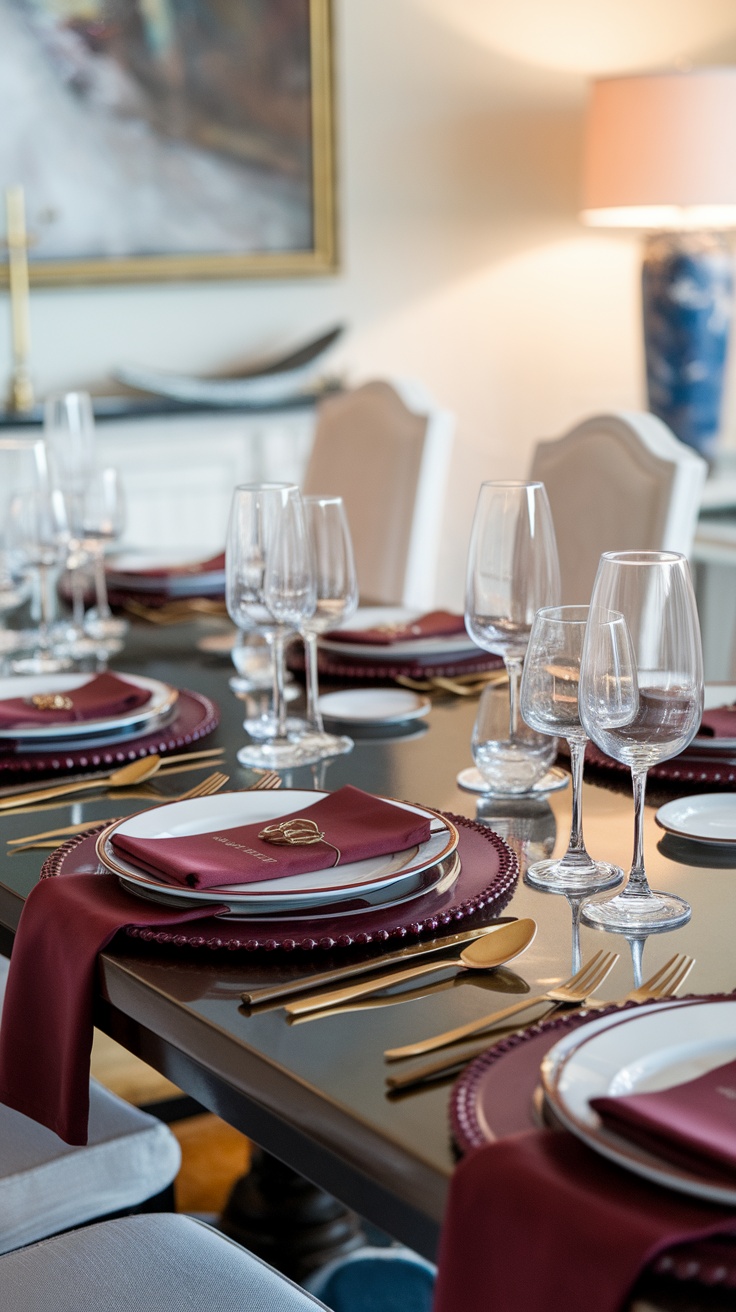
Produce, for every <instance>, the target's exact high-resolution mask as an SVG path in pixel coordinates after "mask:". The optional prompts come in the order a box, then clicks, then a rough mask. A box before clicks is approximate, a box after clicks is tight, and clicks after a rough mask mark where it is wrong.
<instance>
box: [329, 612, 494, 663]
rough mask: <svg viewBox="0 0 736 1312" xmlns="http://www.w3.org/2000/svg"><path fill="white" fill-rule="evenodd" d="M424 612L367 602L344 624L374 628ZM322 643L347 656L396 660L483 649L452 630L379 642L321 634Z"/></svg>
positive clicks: (473, 652)
mask: <svg viewBox="0 0 736 1312" xmlns="http://www.w3.org/2000/svg"><path fill="white" fill-rule="evenodd" d="M420 614H421V611H418V610H406V609H404V608H403V607H399V606H364V607H361V608H360V609H359V610H358V611H357V612H356V614H355V615H354V616H353V618H352V619H351V620H349V621H348V622H347V623H346V625H345V628H346V629H349V630H350V632H351V633H353V632H357V631H358V630H359V629H375V628H378V627H379V626H380V625H382V624H409V623H410V622H411V620H415V619H417V618H418V616H419V615H420ZM319 645H320V647H324V648H325V650H326V651H332V652H342V653H343V654H344V655H345V656H360V657H361V658H362V659H364V660H375V661H394V660H403V659H404V658H405V657H407V656H408V657H414V658H416V659H417V660H421V659H422V658H425V659H428V658H431V657H446V658H447V659H448V660H449V659H450V657H455V658H458V657H463V656H479V655H480V654H481V649H480V647H478V646H477V645H476V644H475V643H474V642H473V639H472V638H471V637H470V636H469V635H468V634H467V633H453V634H450V635H449V637H444V638H442V637H432V638H410V639H408V640H406V641H404V642H392V643H389V644H388V645H386V646H380V645H378V644H375V643H370V642H359V641H357V642H335V641H334V640H333V639H332V638H330V637H329V636H328V637H321V638H320V640H319Z"/></svg>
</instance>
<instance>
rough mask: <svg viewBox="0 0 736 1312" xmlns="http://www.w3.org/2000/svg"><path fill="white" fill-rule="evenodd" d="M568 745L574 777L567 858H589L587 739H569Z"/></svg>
mask: <svg viewBox="0 0 736 1312" xmlns="http://www.w3.org/2000/svg"><path fill="white" fill-rule="evenodd" d="M567 743H568V746H569V748H570V773H571V775H572V820H571V821H570V841H569V843H568V845H567V852H566V856H584V857H586V858H587V856H588V853H587V852H586V850H585V840H584V838H583V765H584V762H585V748H586V746H587V739H583V741H582V742H581V741H580V740H579V739H578V738H568V740H567Z"/></svg>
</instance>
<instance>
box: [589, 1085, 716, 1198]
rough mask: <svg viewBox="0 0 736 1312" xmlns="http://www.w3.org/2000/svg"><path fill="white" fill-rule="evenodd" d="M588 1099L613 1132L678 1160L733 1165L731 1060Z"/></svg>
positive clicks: (700, 1166) (697, 1166) (701, 1164)
mask: <svg viewBox="0 0 736 1312" xmlns="http://www.w3.org/2000/svg"><path fill="white" fill-rule="evenodd" d="M590 1105H591V1107H593V1108H594V1110H595V1111H597V1112H598V1115H599V1116H600V1117H601V1119H602V1120H603V1122H604V1123H605V1124H606V1125H608V1126H609V1127H610V1128H611V1129H612V1130H615V1131H616V1133H617V1134H621V1135H623V1136H624V1137H625V1138H630V1139H633V1140H634V1142H635V1143H640V1144H642V1145H643V1147H645V1148H647V1149H649V1150H650V1151H651V1152H655V1153H661V1155H662V1156H663V1157H667V1158H670V1159H672V1160H673V1161H675V1162H676V1163H677V1164H678V1165H684V1166H686V1167H690V1168H691V1169H696V1170H697V1169H701V1170H702V1169H703V1167H705V1169H706V1171H707V1169H708V1166H709V1165H710V1164H713V1163H715V1164H716V1165H717V1166H720V1167H725V1168H726V1172H727V1173H728V1172H733V1170H734V1168H736V1061H730V1062H727V1063H726V1065H725V1066H718V1067H716V1069H715V1070H712V1071H707V1072H706V1074H705V1075H699V1076H698V1078H697V1079H695V1080H687V1081H686V1082H685V1083H684V1084H676V1085H674V1087H672V1088H670V1089H662V1090H660V1091H659V1092H656V1093H634V1094H626V1095H625V1096H623V1097H616V1098H593V1099H591V1104H590ZM708 1173H709V1174H710V1172H708ZM721 1178H722V1177H721ZM731 1181H732V1182H733V1175H731Z"/></svg>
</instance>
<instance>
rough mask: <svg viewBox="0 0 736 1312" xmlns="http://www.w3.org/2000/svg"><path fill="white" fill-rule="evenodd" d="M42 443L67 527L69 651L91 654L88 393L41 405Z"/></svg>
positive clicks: (55, 397)
mask: <svg viewBox="0 0 736 1312" xmlns="http://www.w3.org/2000/svg"><path fill="white" fill-rule="evenodd" d="M44 442H45V444H46V451H47V455H48V469H49V477H50V479H51V483H52V485H53V486H54V487H58V488H60V489H61V492H62V494H63V496H64V500H65V502H66V516H67V522H68V525H69V529H70V536H69V559H68V562H67V567H68V569H69V572H70V580H71V591H72V611H73V630H72V633H71V634H70V644H71V647H72V648H73V654H74V655H78V656H80V657H82V656H85V655H90V654H92V649H91V648H90V645H89V643H88V642H87V641H86V640H85V638H84V634H83V629H84V589H85V579H84V565H85V564H86V556H85V553H84V551H83V550H82V547H81V538H82V518H83V513H84V505H83V503H84V494H85V489H86V487H87V484H88V482H89V479H90V477H91V475H92V470H93V468H94V462H95V418H94V412H93V409H92V398H91V397H90V395H89V393H88V392H57V393H53V394H52V395H51V396H49V397H47V399H46V404H45V407H44Z"/></svg>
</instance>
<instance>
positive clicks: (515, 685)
mask: <svg viewBox="0 0 736 1312" xmlns="http://www.w3.org/2000/svg"><path fill="white" fill-rule="evenodd" d="M504 665H505V666H506V673H507V674H508V676H509V742H512V743H514V742H516V740H517V738H518V736H519V688H520V686H521V671H522V669H523V666H524V662H523V660H520V659H519V657H518V656H515V657H512V656H508V657H504Z"/></svg>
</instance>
